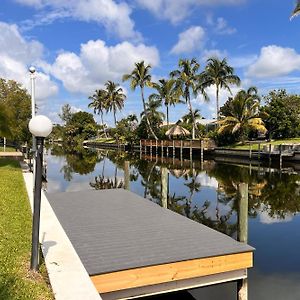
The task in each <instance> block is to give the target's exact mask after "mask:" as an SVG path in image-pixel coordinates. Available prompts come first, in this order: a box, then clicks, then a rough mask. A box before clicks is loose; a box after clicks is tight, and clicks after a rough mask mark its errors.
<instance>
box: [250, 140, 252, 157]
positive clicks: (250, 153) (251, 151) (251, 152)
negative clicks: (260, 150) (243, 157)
mask: <svg viewBox="0 0 300 300" xmlns="http://www.w3.org/2000/svg"><path fill="white" fill-rule="evenodd" d="M249 158H250V159H251V158H252V145H251V143H249Z"/></svg>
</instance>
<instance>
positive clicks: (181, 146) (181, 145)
mask: <svg viewBox="0 0 300 300" xmlns="http://www.w3.org/2000/svg"><path fill="white" fill-rule="evenodd" d="M182 148H183V142H182V141H180V161H182V151H183V150H182Z"/></svg>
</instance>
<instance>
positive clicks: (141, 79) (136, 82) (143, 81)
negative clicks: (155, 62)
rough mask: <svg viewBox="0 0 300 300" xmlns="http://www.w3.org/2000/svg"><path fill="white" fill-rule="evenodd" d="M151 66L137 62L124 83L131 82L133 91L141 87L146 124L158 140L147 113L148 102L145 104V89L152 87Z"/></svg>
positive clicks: (125, 77) (126, 75)
mask: <svg viewBox="0 0 300 300" xmlns="http://www.w3.org/2000/svg"><path fill="white" fill-rule="evenodd" d="M150 69H151V66H150V65H145V62H144V61H141V62H137V63H135V68H134V69H133V71H132V72H131V73H130V74H125V75H123V81H126V80H130V87H131V89H132V90H135V89H136V88H137V86H139V87H140V89H141V97H142V102H143V107H144V113H145V118H146V122H147V125H148V130H149V131H150V133H151V134H152V136H153V137H154V138H155V139H156V140H158V138H157V136H156V134H155V133H154V131H153V129H152V127H151V124H150V121H149V118H148V115H147V113H146V102H145V97H144V88H145V86H151V74H150Z"/></svg>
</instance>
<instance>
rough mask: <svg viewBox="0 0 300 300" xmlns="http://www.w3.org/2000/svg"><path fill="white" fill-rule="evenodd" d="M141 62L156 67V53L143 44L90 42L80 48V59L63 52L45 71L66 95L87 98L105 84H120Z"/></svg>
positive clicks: (156, 51)
mask: <svg viewBox="0 0 300 300" xmlns="http://www.w3.org/2000/svg"><path fill="white" fill-rule="evenodd" d="M141 60H144V61H145V63H147V64H150V65H151V66H153V67H155V66H157V65H158V64H159V52H158V50H157V49H156V48H155V47H149V46H146V45H144V44H138V45H133V44H131V43H129V42H122V43H119V44H117V45H115V46H107V45H106V44H105V42H104V41H102V40H96V41H92V40H91V41H88V42H87V43H86V44H82V45H81V49H80V54H79V55H77V54H75V53H73V52H63V53H61V54H59V55H58V56H57V58H56V60H55V62H54V63H53V65H48V66H44V68H45V70H48V71H49V72H50V73H51V74H52V75H53V76H55V77H56V78H58V79H60V80H61V81H62V82H63V84H64V86H65V88H66V89H67V90H68V91H70V92H74V93H76V92H80V93H83V94H90V93H91V92H92V91H94V90H95V89H96V88H99V85H101V84H104V82H106V81H107V80H116V81H120V80H121V78H122V75H123V74H125V73H128V72H131V71H132V69H133V67H134V63H135V62H137V61H141Z"/></svg>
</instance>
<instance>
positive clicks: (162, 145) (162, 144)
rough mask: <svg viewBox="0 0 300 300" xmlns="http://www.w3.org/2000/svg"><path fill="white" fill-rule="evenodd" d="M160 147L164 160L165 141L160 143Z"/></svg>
mask: <svg viewBox="0 0 300 300" xmlns="http://www.w3.org/2000/svg"><path fill="white" fill-rule="evenodd" d="M160 145H161V159H163V157H164V141H163V140H161V141H160Z"/></svg>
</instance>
